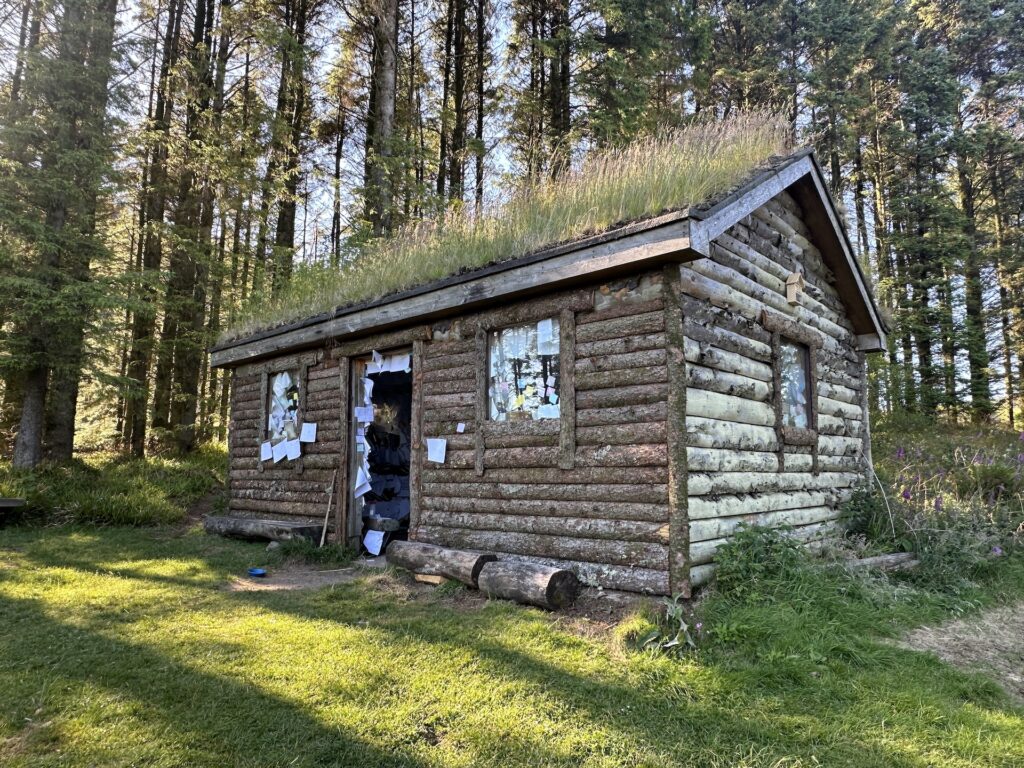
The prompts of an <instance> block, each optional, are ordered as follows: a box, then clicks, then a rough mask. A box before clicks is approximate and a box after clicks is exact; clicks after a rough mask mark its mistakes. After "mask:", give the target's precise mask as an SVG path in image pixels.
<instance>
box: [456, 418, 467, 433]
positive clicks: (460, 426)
mask: <svg viewBox="0 0 1024 768" xmlns="http://www.w3.org/2000/svg"><path fill="white" fill-rule="evenodd" d="M455 431H456V432H458V433H459V434H460V435H461V434H462V433H463V432H465V431H466V425H465V424H463V423H462V422H461V421H460V422H459V423H458V424H456V425H455Z"/></svg>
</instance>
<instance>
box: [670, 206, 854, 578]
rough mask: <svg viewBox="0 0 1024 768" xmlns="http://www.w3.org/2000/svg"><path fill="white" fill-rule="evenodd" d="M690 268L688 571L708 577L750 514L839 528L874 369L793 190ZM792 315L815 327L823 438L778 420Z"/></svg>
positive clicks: (809, 530) (819, 530)
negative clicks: (780, 347)
mask: <svg viewBox="0 0 1024 768" xmlns="http://www.w3.org/2000/svg"><path fill="white" fill-rule="evenodd" d="M801 266H802V270H803V273H804V280H805V284H806V287H805V290H804V292H803V293H802V295H800V297H799V303H798V304H797V305H795V306H790V305H789V304H788V303H787V301H786V278H787V276H788V275H789V274H791V273H792V272H794V271H797V270H798V269H799V268H800V267H801ZM680 274H681V283H680V284H681V289H682V292H683V294H684V295H683V296H682V297H681V298H680V301H681V304H682V309H683V318H684V320H683V327H684V335H685V337H686V338H685V342H684V343H685V350H684V352H685V357H686V362H687V379H688V385H689V389H688V391H687V399H686V433H687V435H686V436H687V463H688V470H689V477H688V497H689V498H688V507H689V508H688V517H689V540H690V544H689V563H690V568H691V570H690V579H691V582H692V583H693V584H701V583H703V582H706V581H707V580H708V579H709V578H710V576H711V573H712V572H713V560H714V555H715V551H716V550H717V548H718V547H719V546H721V545H722V544H723V543H724V542H725V541H726V540H727V539H728V537H729V535H730V534H731V533H732V532H733V531H735V530H736V528H737V526H738V525H739V524H740V523H744V522H746V523H752V524H760V525H773V526H774V525H790V526H792V527H793V528H794V534H795V535H796V536H797V537H799V538H800V539H802V540H807V541H813V540H816V539H820V538H822V537H825V536H827V535H828V534H829V532H830V530H832V529H833V528H834V525H835V520H836V519H837V517H838V515H839V506H840V504H841V503H842V502H843V501H844V500H845V499H846V498H848V497H849V495H850V493H851V492H852V489H853V488H854V486H855V485H857V484H858V483H860V482H862V480H863V478H864V474H865V468H866V465H865V458H864V457H865V445H866V441H867V434H868V430H867V424H866V415H865V413H864V403H863V399H862V393H863V391H864V381H865V379H864V368H863V361H862V357H863V356H862V355H860V354H859V353H858V352H857V351H856V337H855V335H854V333H853V327H852V326H851V324H850V322H849V321H848V319H847V317H846V311H845V309H844V306H843V304H842V302H841V300H840V298H839V294H838V293H837V292H836V290H835V288H834V287H833V286H834V277H833V275H832V273H831V271H830V270H829V269H828V267H826V266H825V264H824V263H823V261H822V258H821V254H820V252H819V251H818V249H817V248H816V247H815V246H814V245H813V243H812V242H811V234H810V232H809V231H808V229H807V227H806V226H805V225H804V223H803V220H802V213H801V211H800V208H799V205H798V204H797V202H796V201H795V200H794V199H793V198H792V197H791V196H790V195H789V194H787V193H782V194H780V195H779V196H777V197H776V198H774V199H773V200H771V201H769V202H768V203H767V204H766V205H764V206H762V207H761V208H760V209H758V210H757V211H755V212H754V213H753V214H752V215H751V216H748V217H747V218H745V219H744V220H742V221H740V222H738V223H737V224H736V225H734V226H733V227H732V228H730V229H729V230H727V231H726V232H725V233H724V234H722V235H721V236H719V237H718V238H717V239H716V241H715V242H713V243H712V246H711V258H709V259H702V260H699V261H696V262H692V263H690V264H685V265H683V266H682V267H681V268H680ZM766 313H767V315H768V318H767V320H766ZM773 320H774V322H773ZM787 321H788V322H789V323H796V324H798V325H799V330H800V332H802V333H804V334H808V333H810V334H813V336H814V341H815V347H812V350H811V354H812V365H814V366H815V373H816V374H817V375H816V377H814V378H815V379H816V381H815V382H814V385H815V388H816V392H815V393H814V397H815V402H814V405H815V408H816V411H817V437H816V442H817V444H816V445H814V444H810V445H806V444H805V445H793V444H787V443H786V441H785V440H781V439H780V434H779V431H780V430H778V429H777V428H776V404H775V400H774V394H775V392H774V382H773V379H774V376H773V366H772V363H773V359H772V358H773V347H772V333H771V332H770V329H774V328H777V327H778V325H779V324H782V325H785V324H786V323H787ZM766 326H768V327H766Z"/></svg>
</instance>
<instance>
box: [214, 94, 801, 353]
mask: <svg viewBox="0 0 1024 768" xmlns="http://www.w3.org/2000/svg"><path fill="white" fill-rule="evenodd" d="M788 136H789V132H788V129H787V126H786V123H785V121H784V120H783V119H782V118H780V117H777V116H775V115H772V114H770V113H766V112H760V111H755V112H746V113H739V114H736V115H734V116H732V117H730V118H728V119H726V120H720V121H710V120H699V121H696V122H693V123H692V124H690V125H688V126H686V127H684V128H679V129H674V130H667V131H664V132H662V133H659V134H657V135H654V136H647V137H644V138H641V139H638V140H636V141H634V142H633V143H631V144H628V145H626V146H623V147H618V148H612V149H602V150H597V151H594V152H591V153H590V154H589V155H588V156H587V157H586V158H585V159H584V160H583V162H582V163H581V165H580V167H579V168H578V169H575V170H573V171H572V172H571V173H568V174H565V175H563V176H562V177H561V178H559V179H557V180H553V181H552V180H547V179H545V180H542V181H538V182H535V183H532V184H527V185H524V186H522V187H520V188H519V189H517V190H515V191H514V192H512V193H511V194H510V195H509V196H508V199H507V200H506V201H505V202H504V203H503V204H501V205H499V206H495V207H494V208H492V209H491V210H488V211H487V212H485V213H484V214H483V215H481V216H479V217H475V216H473V215H472V213H471V212H470V211H468V210H466V209H454V210H452V211H451V212H449V213H448V214H447V215H445V216H444V217H443V218H442V219H440V220H438V221H428V222H418V223H414V224H409V225H407V226H405V227H403V228H402V229H401V230H399V231H398V232H397V233H396V234H395V235H394V236H393V237H390V238H387V239H384V240H379V241H376V242H371V243H369V244H368V245H366V246H364V247H363V249H362V250H361V252H360V253H359V254H358V255H357V256H356V257H355V258H353V260H352V261H351V262H349V263H348V264H347V265H345V266H343V267H342V268H341V269H331V268H329V267H326V266H322V265H304V266H301V267H299V268H298V269H297V270H296V271H295V273H294V274H293V276H292V279H291V282H290V284H289V285H288V286H287V288H285V289H284V290H283V291H282V292H281V293H280V294H279V295H277V296H275V297H272V298H267V297H266V296H259V295H256V296H254V297H253V299H252V300H251V301H250V302H249V303H248V305H247V306H246V307H244V308H243V310H242V312H241V315H240V319H239V320H238V322H237V323H236V324H235V325H234V326H233V327H232V328H230V329H229V330H228V331H227V333H226V334H225V340H227V339H231V338H238V337H241V336H245V335H247V334H250V333H253V332H255V331H257V330H262V329H266V328H271V327H273V326H275V325H280V324H283V323H287V322H291V321H294V320H299V319H301V318H304V317H309V316H310V315H314V314H318V313H320V312H325V311H328V310H332V309H334V308H337V307H342V306H345V305H350V304H355V303H357V302H361V301H366V300H369V299H375V298H380V297H383V296H386V295H388V294H390V293H394V292H396V291H401V290H403V289H407V288H412V287H414V286H417V285H422V284H423V283H427V282H430V281H432V280H436V279H439V278H443V277H447V276H450V275H455V274H458V273H460V272H464V271H466V270H470V269H474V268H477V267H482V266H485V265H487V264H491V263H493V262H497V261H503V260H506V259H513V258H516V257H517V256H522V255H525V254H527V253H531V252H534V251H537V250H540V249H542V248H545V247H548V246H551V245H554V244H556V243H560V242H564V241H567V240H573V239H577V238H580V237H584V236H586V235H590V234H594V233H598V232H602V231H605V230H608V229H610V228H612V227H614V226H616V225H618V224H624V223H627V222H630V221H635V220H638V219H643V218H647V217H651V216H655V215H657V214H659V213H662V212H665V211H670V210H679V209H682V208H686V207H688V206H691V205H697V204H700V203H702V202H705V201H707V200H709V199H711V198H713V197H715V196H717V195H720V194H722V193H724V192H726V191H728V190H729V189H730V188H732V187H734V186H735V185H736V184H737V183H739V182H740V181H742V180H743V179H744V177H745V176H746V175H748V174H749V173H750V172H751V170H753V169H754V168H756V167H757V166H759V165H762V164H764V163H765V162H766V161H767V160H768V159H769V158H771V157H772V156H773V155H779V154H782V153H784V152H785V151H786V150H787V148H788Z"/></svg>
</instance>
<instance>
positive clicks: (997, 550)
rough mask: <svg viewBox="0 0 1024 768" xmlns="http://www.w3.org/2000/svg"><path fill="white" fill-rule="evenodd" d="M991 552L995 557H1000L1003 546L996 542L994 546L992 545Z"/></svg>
mask: <svg viewBox="0 0 1024 768" xmlns="http://www.w3.org/2000/svg"><path fill="white" fill-rule="evenodd" d="M992 554H993V555H995V556H996V557H1002V555H1003V548H1002V547H1000V546H999V545H998V544H996V545H995V546H994V547H992Z"/></svg>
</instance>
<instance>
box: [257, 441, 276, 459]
mask: <svg viewBox="0 0 1024 768" xmlns="http://www.w3.org/2000/svg"><path fill="white" fill-rule="evenodd" d="M273 457H274V446H273V445H271V444H270V443H269V442H266V443H262V444H261V445H260V461H270V460H271V459H272V458H273Z"/></svg>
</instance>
